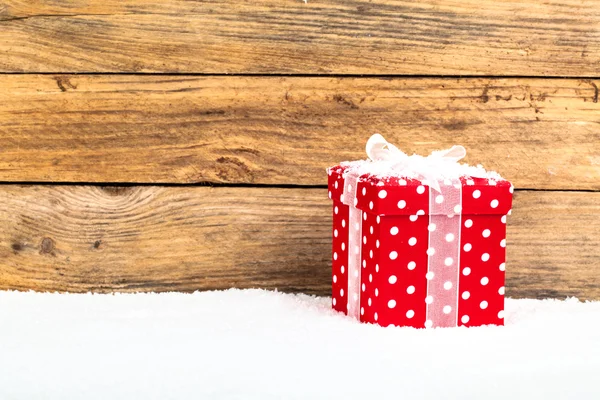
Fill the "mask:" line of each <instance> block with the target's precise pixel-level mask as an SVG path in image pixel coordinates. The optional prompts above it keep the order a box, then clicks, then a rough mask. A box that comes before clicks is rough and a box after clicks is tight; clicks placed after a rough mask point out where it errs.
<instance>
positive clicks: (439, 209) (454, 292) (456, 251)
mask: <svg viewBox="0 0 600 400" xmlns="http://www.w3.org/2000/svg"><path fill="white" fill-rule="evenodd" d="M437 184H438V187H439V188H440V191H439V192H437V191H435V190H431V189H430V190H429V248H428V250H427V256H428V258H427V276H426V279H427V298H426V299H425V301H426V303H427V315H426V322H425V326H426V327H428V328H429V327H451V326H457V322H458V278H459V276H458V274H459V265H460V259H459V257H460V224H461V219H462V218H461V204H462V185H461V182H460V180H458V179H453V180H449V179H446V180H444V181H438V182H437Z"/></svg>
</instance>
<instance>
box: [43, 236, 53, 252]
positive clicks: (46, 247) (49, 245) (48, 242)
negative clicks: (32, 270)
mask: <svg viewBox="0 0 600 400" xmlns="http://www.w3.org/2000/svg"><path fill="white" fill-rule="evenodd" d="M40 254H51V255H54V240H52V239H50V238H48V237H46V238H44V239H42V244H41V245H40Z"/></svg>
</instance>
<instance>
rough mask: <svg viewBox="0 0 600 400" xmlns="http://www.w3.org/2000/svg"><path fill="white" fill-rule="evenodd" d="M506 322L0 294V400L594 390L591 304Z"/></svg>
mask: <svg viewBox="0 0 600 400" xmlns="http://www.w3.org/2000/svg"><path fill="white" fill-rule="evenodd" d="M506 323H507V326H505V327H491V326H490V327H480V328H448V329H432V330H416V329H412V328H394V327H388V328H382V327H379V326H374V325H366V324H359V323H357V322H355V321H353V320H351V319H349V318H347V317H345V316H343V315H340V314H337V313H335V312H334V311H332V310H331V309H330V299H328V298H318V297H310V296H306V295H289V294H281V293H277V292H268V291H261V290H245V291H242V290H228V291H223V292H202V293H194V294H176V293H166V294H117V295H92V294H43V293H33V292H28V293H21V292H0V399H27V400H35V399H107V398H110V399H192V398H211V399H280V398H285V399H505V400H506V399H528V400H530V399H544V400H547V399H592V398H594V399H597V398H600V386H599V385H598V383H597V378H598V374H599V373H600V302H586V303H582V302H579V301H577V300H576V299H568V300H566V301H558V300H544V301H540V300H512V299H508V300H507V304H506Z"/></svg>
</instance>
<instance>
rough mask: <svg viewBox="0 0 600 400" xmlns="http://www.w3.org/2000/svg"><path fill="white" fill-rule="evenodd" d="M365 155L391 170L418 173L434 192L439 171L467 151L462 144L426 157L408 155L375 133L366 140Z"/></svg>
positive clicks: (458, 159) (439, 189)
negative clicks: (384, 163) (387, 165)
mask: <svg viewBox="0 0 600 400" xmlns="http://www.w3.org/2000/svg"><path fill="white" fill-rule="evenodd" d="M366 151H367V155H368V156H369V158H370V159H371V160H372V161H374V162H378V161H384V162H387V163H390V164H391V165H390V168H391V169H392V170H396V171H401V170H410V171H413V172H415V173H416V174H418V175H420V177H421V179H423V180H425V181H426V182H425V183H427V184H428V185H429V187H431V188H432V189H434V190H435V191H436V192H438V193H439V192H441V187H440V185H439V183H438V179H439V176H440V172H441V171H445V170H446V168H447V167H448V165H449V164H454V163H457V162H458V161H460V160H461V159H463V158H464V157H465V155H466V154H467V151H466V150H465V148H464V147H463V146H452V147H451V148H449V149H447V150H440V151H434V152H432V153H431V154H430V155H429V156H428V157H422V156H419V155H416V154H415V155H412V156H409V155H407V154H406V153H404V152H403V151H402V150H400V149H398V148H397V147H396V146H394V145H393V144H391V143H388V142H387V140H385V139H384V138H383V136H381V135H380V134H378V133H376V134H374V135H373V136H371V138H369V140H368V141H367V146H366Z"/></svg>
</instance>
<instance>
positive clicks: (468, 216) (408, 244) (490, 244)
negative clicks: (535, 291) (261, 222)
mask: <svg viewBox="0 0 600 400" xmlns="http://www.w3.org/2000/svg"><path fill="white" fill-rule="evenodd" d="M328 175H329V176H328V179H329V182H330V184H329V192H328V195H329V196H330V198H331V199H333V203H334V205H333V207H332V214H333V217H334V223H333V225H334V226H333V228H332V236H333V246H334V249H333V251H332V258H331V259H332V269H333V270H332V285H334V291H333V292H332V294H333V296H332V306H333V308H334V309H336V310H338V311H342V312H345V311H346V307H347V304H348V302H347V300H346V298H345V297H346V296H348V293H350V299H351V303H352V300H353V298H354V297H353V295H352V293H351V292H349V291H348V287H347V284H348V274H347V272H348V271H346V269H347V268H345V267H346V266H347V262H348V253H354V252H355V251H354V249H353V248H351V247H349V246H348V226H352V228H353V229H352V230H353V231H354V229H355V227H354V226H353V225H352V224H351V223H349V222H350V221H349V216H348V214H347V206H346V205H345V204H342V203H341V202H340V201H338V199H341V197H342V196H341V194H342V192H343V190H344V184H346V185H348V183H350V182H346V183H345V182H344V180H343V179H340V180H339V181H338V187H337V188H336V187H335V184H334V182H335V179H336V173H335V171H334V173H331V169H330V173H329V174H328ZM338 175H339V174H338ZM402 181H404V183H402ZM461 181H462V190H463V202H462V204H453V205H452V204H448V205H447V207H448V210H447V213H446V214H444V215H440V217H441V216H443V217H444V218H446V219H451V218H452V217H453V216H454V215H455V214H457V213H463V215H462V216H461V217H460V218H461V221H460V231H459V232H458V233H454V232H450V231H446V230H444V229H443V227H441V226H440V224H439V223H438V221H436V220H435V215H433V216H432V215H429V214H430V211H431V210H430V209H429V204H433V205H437V206H446V203H447V202H448V201H449V198H448V196H446V195H445V194H443V193H442V194H441V197H440V193H437V192H434V193H433V195H432V193H431V190H430V188H429V186H427V185H425V184H422V183H421V184H420V183H419V182H418V181H417V180H414V179H402V180H400V179H398V180H397V181H395V185H397V186H394V184H392V183H391V180H390V181H388V180H385V181H384V180H380V179H379V178H377V179H375V178H373V179H370V180H362V178H361V180H360V181H358V182H357V189H354V190H357V192H358V196H357V207H358V208H359V209H362V210H363V211H366V213H363V214H362V215H363V218H366V219H362V220H361V222H362V223H361V225H362V235H361V236H360V240H359V246H360V247H361V248H362V251H360V250H359V252H360V253H361V255H362V259H361V261H360V264H361V268H360V269H359V271H358V272H359V276H360V279H361V284H360V287H359V292H360V296H358V297H359V298H357V301H359V303H357V310H358V314H359V315H360V320H361V321H365V322H372V323H376V324H380V325H382V326H387V325H390V324H392V325H400V326H403V325H406V326H414V327H420V328H423V327H424V326H426V324H427V326H432V327H434V326H438V325H437V324H436V323H435V322H434V320H435V318H432V317H431V316H428V315H427V314H428V313H427V312H426V309H427V307H433V306H435V307H439V309H440V310H441V313H442V314H443V315H454V316H455V318H456V322H457V324H458V325H466V326H479V325H484V324H503V321H504V311H503V310H504V303H503V297H504V293H505V289H504V272H505V250H506V247H505V246H506V239H505V232H506V222H507V217H506V215H507V214H509V210H510V206H511V204H510V203H511V198H510V197H509V196H510V192H509V191H510V190H511V189H512V187H511V186H510V184H508V183H507V182H506V181H503V180H497V181H496V182H495V185H494V184H493V183H491V182H489V183H488V182H487V180H485V179H481V178H467V179H462V178H461ZM484 181H485V182H484ZM442 183H443V185H445V186H449V187H452V186H453V185H448V182H442ZM450 183H451V182H450ZM470 183H472V184H470ZM419 186H420V187H421V189H418V188H419ZM476 190H477V191H479V193H478V195H474V192H475V191H476ZM382 191H385V195H382V196H380V194H379V193H380V192H382ZM432 196H433V198H432ZM428 197H429V199H430V200H429V201H428V200H427V198H428ZM494 200H496V201H494ZM371 202H372V205H371ZM428 203H429V204H428ZM344 209H346V212H344ZM474 210H476V212H475V213H474V212H473V211H474ZM448 216H450V217H448ZM432 217H433V218H434V219H433V220H432ZM369 218H370V219H369ZM434 232H439V235H440V237H441V239H442V243H444V244H453V245H454V246H457V249H458V250H459V254H458V255H457V256H456V257H452V256H448V255H447V254H444V252H443V251H442V248H438V247H439V246H438V245H436V246H435V247H434V246H431V241H430V235H431V234H434ZM413 238H414V240H411V239H413ZM436 243H439V241H438V242H436ZM348 250H352V251H350V252H349V251H348ZM334 253H335V255H334ZM430 254H431V255H430ZM429 257H441V260H442V264H441V265H442V266H443V267H444V268H446V269H452V268H454V267H456V268H459V271H460V273H459V276H460V281H458V280H457V279H455V280H454V282H453V281H450V280H447V279H443V277H442V276H440V275H439V274H438V273H434V274H433V277H431V274H429V277H430V278H432V279H430V280H428V279H427V277H426V275H428V274H427V272H433V271H427V267H428V261H427V260H428V258H429ZM448 258H451V259H452V260H451V261H452V262H451V263H450V262H449V261H447V259H448ZM362 261H367V262H366V263H365V264H364V268H362V266H363V263H362ZM392 276H393V277H394V279H392V280H390V278H391V277H392ZM484 278H485V279H484ZM438 280H439V285H440V289H441V290H443V291H446V292H447V291H450V292H456V293H457V301H456V302H455V303H454V304H451V303H450V302H445V301H441V300H440V299H438V298H437V295H436V297H435V298H434V297H433V296H431V297H427V296H428V293H427V292H428V290H427V285H428V284H430V285H431V284H432V283H434V282H435V283H438ZM392 281H393V283H391V282H392ZM344 283H345V285H346V286H343V285H344ZM335 288H337V289H335ZM340 289H343V295H341V294H340V293H342V292H341V290H340ZM432 293H433V291H432ZM342 296H343V297H342ZM426 298H427V299H428V301H429V304H428V303H427V302H425V301H424V299H426ZM392 300H393V302H392ZM390 304H393V308H390V307H389V305H390ZM446 312H448V313H447V314H446Z"/></svg>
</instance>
